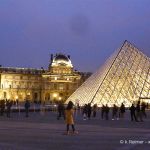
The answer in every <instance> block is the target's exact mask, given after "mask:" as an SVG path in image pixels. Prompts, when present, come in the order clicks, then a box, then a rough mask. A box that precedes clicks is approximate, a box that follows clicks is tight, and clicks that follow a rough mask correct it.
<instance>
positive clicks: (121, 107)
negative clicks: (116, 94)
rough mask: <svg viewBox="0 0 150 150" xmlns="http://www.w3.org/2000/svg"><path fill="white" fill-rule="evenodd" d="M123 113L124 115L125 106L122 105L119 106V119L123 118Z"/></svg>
mask: <svg viewBox="0 0 150 150" xmlns="http://www.w3.org/2000/svg"><path fill="white" fill-rule="evenodd" d="M124 113H125V106H124V104H123V103H122V104H121V106H120V112H119V114H120V115H119V117H120V118H124Z"/></svg>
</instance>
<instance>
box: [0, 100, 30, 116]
mask: <svg viewBox="0 0 150 150" xmlns="http://www.w3.org/2000/svg"><path fill="white" fill-rule="evenodd" d="M13 105H15V106H16V105H17V106H18V101H12V100H9V99H6V100H4V99H2V100H0V116H3V115H4V114H5V113H6V116H7V117H8V118H10V114H11V108H12V106H13ZM24 107H25V116H26V117H28V116H29V115H28V114H29V108H30V102H29V100H25V103H24Z"/></svg>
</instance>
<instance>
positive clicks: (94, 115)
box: [93, 104, 97, 118]
mask: <svg viewBox="0 0 150 150" xmlns="http://www.w3.org/2000/svg"><path fill="white" fill-rule="evenodd" d="M96 112H97V104H94V106H93V117H94V118H95V117H96Z"/></svg>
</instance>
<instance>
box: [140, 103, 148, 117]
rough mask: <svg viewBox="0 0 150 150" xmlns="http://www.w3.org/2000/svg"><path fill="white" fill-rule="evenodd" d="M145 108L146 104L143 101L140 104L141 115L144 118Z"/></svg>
mask: <svg viewBox="0 0 150 150" xmlns="http://www.w3.org/2000/svg"><path fill="white" fill-rule="evenodd" d="M145 109H146V104H145V103H144V102H143V103H142V105H141V112H142V115H143V116H144V117H145V118H147V115H146V112H145Z"/></svg>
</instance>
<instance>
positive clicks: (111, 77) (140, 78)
mask: <svg viewBox="0 0 150 150" xmlns="http://www.w3.org/2000/svg"><path fill="white" fill-rule="evenodd" d="M149 66H150V61H149V59H148V57H147V56H146V55H144V54H143V53H142V52H140V51H139V50H138V49H137V48H136V47H134V46H133V45H132V44H130V43H129V42H127V41H125V42H124V44H123V45H122V47H121V49H118V50H117V51H115V52H114V54H113V55H112V56H111V57H110V58H109V59H108V60H107V61H106V63H105V64H104V65H103V66H102V67H101V68H100V69H99V70H97V72H96V73H94V74H93V75H92V76H90V77H89V78H88V79H87V80H86V81H85V82H84V83H83V84H82V85H81V86H80V87H79V88H78V89H77V90H76V91H75V92H74V93H73V94H72V95H71V96H70V97H69V98H68V99H67V101H66V103H68V101H70V100H71V101H72V102H73V103H75V100H76V99H79V105H82V106H83V105H84V104H87V103H91V104H92V105H94V104H97V105H98V106H102V105H106V104H107V105H108V106H110V107H112V106H113V105H114V104H116V105H117V106H121V104H122V103H124V105H125V106H126V107H129V106H131V104H132V103H137V101H138V100H139V96H141V97H150V92H148V91H149V87H150V82H149V78H148V77H149V74H150V68H149ZM144 74H145V75H144Z"/></svg>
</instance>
